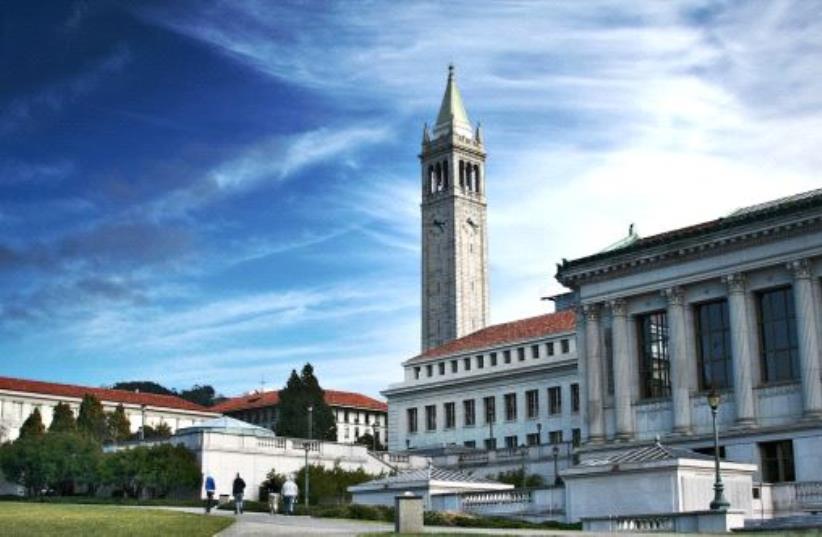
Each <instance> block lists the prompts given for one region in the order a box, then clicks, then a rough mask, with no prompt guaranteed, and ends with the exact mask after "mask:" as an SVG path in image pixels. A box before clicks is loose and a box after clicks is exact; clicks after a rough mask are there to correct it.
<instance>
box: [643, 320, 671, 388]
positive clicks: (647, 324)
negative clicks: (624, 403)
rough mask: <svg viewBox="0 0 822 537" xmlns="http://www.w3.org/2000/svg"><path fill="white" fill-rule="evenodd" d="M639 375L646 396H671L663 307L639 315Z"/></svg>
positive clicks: (665, 321)
mask: <svg viewBox="0 0 822 537" xmlns="http://www.w3.org/2000/svg"><path fill="white" fill-rule="evenodd" d="M638 321H639V322H638V323H637V324H638V330H639V379H640V390H641V395H642V397H643V398H645V399H649V398H655V397H670V396H671V359H670V354H669V353H668V315H667V313H665V312H664V311H657V312H654V313H648V314H646V315H642V316H640V317H639V320H638Z"/></svg>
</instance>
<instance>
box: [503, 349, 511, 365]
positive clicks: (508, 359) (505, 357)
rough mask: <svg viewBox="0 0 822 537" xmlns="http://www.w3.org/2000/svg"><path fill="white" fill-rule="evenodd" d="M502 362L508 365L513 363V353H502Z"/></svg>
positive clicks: (508, 351)
mask: <svg viewBox="0 0 822 537" xmlns="http://www.w3.org/2000/svg"><path fill="white" fill-rule="evenodd" d="M502 361H503V362H505V363H506V364H510V363H511V351H510V350H507V351H502Z"/></svg>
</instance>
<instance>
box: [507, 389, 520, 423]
mask: <svg viewBox="0 0 822 537" xmlns="http://www.w3.org/2000/svg"><path fill="white" fill-rule="evenodd" d="M505 419H506V421H515V420H516V419H517V394H515V393H506V394H505Z"/></svg>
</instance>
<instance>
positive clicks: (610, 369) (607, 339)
mask: <svg viewBox="0 0 822 537" xmlns="http://www.w3.org/2000/svg"><path fill="white" fill-rule="evenodd" d="M602 345H603V347H604V349H603V350H604V353H605V374H606V378H605V382H606V387H607V390H608V395H614V333H613V329H612V327H611V326H610V325H609V326H605V327H604V329H603V331H602Z"/></svg>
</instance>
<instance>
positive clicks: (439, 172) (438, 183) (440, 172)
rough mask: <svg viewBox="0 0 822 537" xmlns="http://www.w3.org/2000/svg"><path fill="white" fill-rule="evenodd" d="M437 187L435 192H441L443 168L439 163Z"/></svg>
mask: <svg viewBox="0 0 822 537" xmlns="http://www.w3.org/2000/svg"><path fill="white" fill-rule="evenodd" d="M436 169H437V187H436V188H435V189H434V190H435V192H439V191H440V190H442V166H441V165H440V163H439V162H437V168H436Z"/></svg>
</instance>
